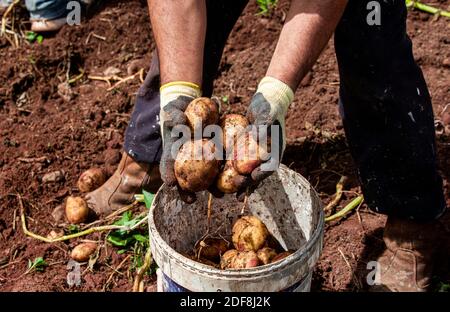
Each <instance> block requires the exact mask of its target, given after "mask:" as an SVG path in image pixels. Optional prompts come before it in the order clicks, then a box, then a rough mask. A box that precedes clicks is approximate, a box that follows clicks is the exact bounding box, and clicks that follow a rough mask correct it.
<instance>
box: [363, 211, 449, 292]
mask: <svg viewBox="0 0 450 312" xmlns="http://www.w3.org/2000/svg"><path fill="white" fill-rule="evenodd" d="M440 227H441V225H440V224H439V223H438V221H433V222H428V223H418V222H415V221H412V220H405V219H399V218H396V217H391V216H389V217H388V220H387V223H386V227H385V229H384V235H383V240H384V242H385V244H386V250H385V251H384V253H383V254H382V255H381V256H380V257H379V258H378V264H379V270H380V276H379V277H380V280H379V282H380V283H379V285H375V286H373V287H372V289H370V290H371V291H398V292H424V291H427V290H428V288H429V286H430V284H431V277H432V271H433V261H434V259H435V254H436V252H437V250H438V248H439V247H438V242H439V240H440V239H439V233H440V232H441V231H440Z"/></svg>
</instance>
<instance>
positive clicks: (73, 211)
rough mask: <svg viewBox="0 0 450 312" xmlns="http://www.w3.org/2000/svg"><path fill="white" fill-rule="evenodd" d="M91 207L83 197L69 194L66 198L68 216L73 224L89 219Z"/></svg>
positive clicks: (68, 219)
mask: <svg viewBox="0 0 450 312" xmlns="http://www.w3.org/2000/svg"><path fill="white" fill-rule="evenodd" d="M88 215H89V208H88V206H87V204H86V201H85V200H84V199H83V198H81V197H74V196H69V197H67V199H66V218H67V221H69V222H70V223H72V224H78V223H83V222H85V221H86V220H87V218H88Z"/></svg>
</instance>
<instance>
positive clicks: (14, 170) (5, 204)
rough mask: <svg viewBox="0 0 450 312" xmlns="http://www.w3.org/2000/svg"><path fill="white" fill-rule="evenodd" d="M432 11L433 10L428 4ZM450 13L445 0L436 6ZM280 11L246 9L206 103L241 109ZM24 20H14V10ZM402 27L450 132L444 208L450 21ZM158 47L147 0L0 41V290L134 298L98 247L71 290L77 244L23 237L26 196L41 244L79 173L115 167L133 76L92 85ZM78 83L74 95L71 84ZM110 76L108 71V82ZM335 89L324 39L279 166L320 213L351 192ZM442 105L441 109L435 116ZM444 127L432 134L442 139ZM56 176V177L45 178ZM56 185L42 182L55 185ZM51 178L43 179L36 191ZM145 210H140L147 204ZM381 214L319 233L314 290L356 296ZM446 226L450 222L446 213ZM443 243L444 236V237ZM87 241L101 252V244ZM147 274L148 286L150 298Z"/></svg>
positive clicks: (378, 242)
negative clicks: (33, 39) (39, 265)
mask: <svg viewBox="0 0 450 312" xmlns="http://www.w3.org/2000/svg"><path fill="white" fill-rule="evenodd" d="M424 2H430V1H424ZM433 4H434V5H438V6H440V7H441V8H447V7H449V5H450V1H449V0H440V1H436V0H434V1H433ZM287 10H288V3H287V1H280V3H279V5H278V7H277V8H276V10H275V11H274V12H273V13H272V14H271V15H270V16H268V17H263V16H257V15H255V13H257V11H258V9H257V6H256V4H255V3H253V2H252V3H251V4H250V5H249V6H248V7H247V9H246V10H245V12H244V13H243V15H242V17H241V19H240V20H239V21H238V22H237V24H236V26H235V29H234V31H233V33H232V35H231V37H230V38H229V41H228V44H227V46H226V48H225V53H224V57H223V60H222V63H221V66H220V71H219V73H218V76H217V79H216V81H215V95H216V96H218V97H220V98H222V99H224V100H225V99H226V103H225V104H224V107H225V109H226V110H229V111H232V112H240V113H243V112H244V111H245V108H246V105H247V104H248V103H249V100H250V98H251V96H252V94H253V92H254V90H255V87H256V85H257V83H258V80H259V79H260V78H261V77H263V76H264V73H265V70H266V68H267V66H268V64H269V61H270V55H271V52H272V51H273V50H274V48H275V44H276V39H277V36H278V33H279V31H280V29H281V26H282V23H283V20H284V18H285V16H286V12H287ZM16 14H17V16H18V17H22V18H25V17H26V15H25V14H26V13H24V12H23V10H18V11H17V12H16ZM408 31H409V34H410V36H411V38H412V40H413V43H414V47H415V57H416V59H417V61H418V63H419V64H420V65H421V67H422V69H423V71H424V74H425V77H426V80H427V82H428V85H429V88H430V92H431V95H432V98H433V106H434V111H435V114H436V119H437V120H439V121H440V122H441V123H442V124H443V126H444V128H445V126H446V125H447V129H446V130H445V129H444V131H443V133H441V134H439V135H438V150H439V155H440V168H441V171H442V176H443V178H444V180H445V192H446V198H447V203H450V185H449V179H450V159H449V158H448V155H449V153H450V127H449V122H450V120H449V119H450V118H449V114H450V106H448V105H449V104H450V102H449V97H448V94H449V91H450V79H449V78H450V77H449V67H450V39H449V38H450V36H449V35H450V28H449V27H448V20H446V19H444V18H435V17H433V16H430V15H428V14H425V13H421V12H418V11H411V12H410V13H409V19H408ZM153 48H154V40H153V38H152V33H151V28H150V25H149V19H148V15H147V8H146V2H145V1H143V0H142V1H139V0H127V1H125V0H114V1H102V2H100V3H98V4H96V5H95V6H94V8H93V9H92V11H91V13H90V16H89V18H88V19H86V20H85V21H83V22H82V24H81V25H79V26H65V27H64V28H63V29H62V30H61V31H60V32H58V33H57V34H56V35H53V36H46V37H45V40H44V41H43V42H42V43H41V44H38V43H32V44H27V43H26V42H22V43H21V45H20V46H19V47H18V48H13V47H12V46H11V44H10V43H9V42H8V41H7V40H5V39H4V38H0V56H1V57H0V137H1V142H0V154H1V158H0V167H1V173H0V234H1V236H0V290H2V291H102V290H110V291H128V290H130V289H131V288H132V278H133V271H132V270H129V268H130V267H131V265H132V264H131V258H128V259H126V260H125V262H124V264H123V265H122V267H120V268H119V269H118V271H119V272H120V273H115V274H113V275H112V276H111V274H112V273H113V272H114V268H117V267H118V266H119V264H120V263H121V262H122V261H123V260H124V259H125V258H126V257H127V256H129V255H130V253H124V254H118V253H117V251H118V249H117V248H114V247H112V246H111V245H109V244H103V247H102V248H101V250H100V257H99V258H98V260H97V263H96V264H95V265H94V266H93V268H92V270H90V269H87V266H86V265H83V266H82V271H81V272H82V282H81V285H80V286H69V285H68V284H67V274H68V272H69V270H70V268H68V266H67V265H68V262H69V252H70V250H71V249H72V248H73V247H74V246H75V245H76V244H77V242H80V241H81V239H80V240H71V241H70V242H68V243H56V244H47V243H44V242H40V241H37V240H35V239H33V238H29V237H26V236H25V235H24V233H23V231H22V230H21V225H20V217H19V216H20V209H19V208H20V206H19V202H18V199H17V196H16V194H21V196H22V198H23V203H24V207H25V208H26V211H27V215H28V218H27V223H28V226H29V229H30V230H32V231H33V232H36V233H40V234H41V235H43V236H46V235H47V234H48V233H49V232H50V231H52V230H55V229H56V230H60V229H61V228H67V224H65V223H64V221H61V220H57V219H56V220H55V218H54V217H53V216H52V213H53V212H54V210H55V208H57V207H60V206H61V205H63V202H64V198H65V197H67V196H68V195H69V194H74V195H78V194H79V193H78V190H77V189H76V181H77V179H78V177H79V175H80V174H81V173H82V172H83V171H84V170H86V169H88V168H90V167H93V166H97V167H103V168H106V169H107V171H108V173H109V174H111V173H112V172H113V171H114V169H115V167H116V166H117V164H118V161H119V159H120V151H121V147H122V142H123V134H124V130H125V128H126V126H127V122H128V120H129V116H130V113H131V111H132V109H133V103H134V97H135V93H136V91H137V89H138V87H139V85H140V81H139V77H138V76H139V75H137V76H136V77H135V78H134V79H131V80H129V81H127V82H125V83H123V84H121V85H119V86H118V87H116V88H114V89H113V90H111V91H108V84H107V83H106V82H104V81H98V80H93V79H88V78H87V77H88V76H105V75H109V74H110V73H111V72H116V74H117V75H119V76H121V77H126V76H129V74H130V73H131V72H134V71H135V69H136V68H147V66H148V65H149V61H150V57H151V51H152V50H153ZM81 70H84V75H83V76H82V77H81V78H78V79H75V81H74V82H73V83H71V84H70V85H69V86H68V85H67V84H65V83H64V82H66V81H67V77H69V78H70V79H74V78H75V77H77V76H78V75H79V74H80V71H81ZM108 72H109V73H108ZM338 83H339V76H338V73H337V67H336V59H335V56H334V52H333V43H332V42H330V44H329V46H328V47H327V49H326V50H325V51H324V53H323V54H322V56H321V57H320V59H319V61H318V62H317V64H316V65H315V66H314V68H313V70H312V72H311V73H310V74H308V76H307V77H305V79H304V81H303V82H302V85H301V87H300V88H299V90H298V91H297V93H296V100H295V101H294V103H293V105H292V108H291V109H290V111H289V114H288V117H287V134H288V147H287V151H286V154H285V159H284V162H285V163H286V164H287V165H288V166H290V167H291V168H293V169H294V170H297V171H298V172H300V173H301V174H303V175H304V176H305V177H306V178H308V179H309V181H310V182H311V183H312V184H313V185H314V186H315V187H316V189H317V190H318V192H319V193H320V195H321V197H322V198H323V201H324V203H325V204H326V203H328V202H329V201H330V200H331V199H332V198H333V196H334V193H335V186H336V183H337V182H338V181H339V179H340V177H341V176H342V175H345V176H347V177H348V178H349V179H348V182H347V184H346V190H349V191H352V192H348V193H345V194H344V196H343V199H342V201H341V202H340V204H339V206H338V207H337V209H340V208H342V207H344V206H345V205H346V204H347V203H348V202H349V201H350V200H351V199H353V198H354V197H355V196H356V195H355V192H357V193H359V192H360V189H359V187H358V181H357V179H356V177H355V172H354V169H355V168H354V166H353V163H352V160H351V156H350V155H349V152H348V149H347V145H346V141H345V137H344V134H343V129H342V124H341V120H340V118H339V114H338V108H337V102H338ZM444 109H446V112H448V113H446V112H445V111H444ZM441 128H442V127H441V125H439V129H438V130H439V131H440V132H442V129H441ZM55 171H60V172H59V173H57V174H55V176H56V177H57V178H56V179H54V180H55V181H53V182H52V181H47V180H48V176H47V177H46V178H44V175H46V174H48V173H52V172H55ZM50 180H51V179H50ZM44 181H47V182H44ZM142 209H144V208H142ZM385 220H386V218H385V216H382V215H377V214H374V213H372V212H370V211H369V210H368V209H367V207H366V206H365V205H362V206H361V207H360V208H359V210H358V213H355V212H354V213H351V214H350V215H349V216H348V217H345V218H343V219H341V220H339V221H335V222H332V223H329V224H327V226H326V232H325V242H324V249H323V254H322V256H321V258H320V261H319V263H318V265H317V267H316V269H315V271H314V276H313V285H312V289H313V290H314V291H358V290H365V289H366V287H367V285H366V276H367V274H368V273H369V270H367V268H366V264H367V263H368V262H370V261H372V260H375V259H376V257H377V255H379V254H380V253H382V252H383V250H384V244H383V242H382V239H381V238H382V230H383V226H384V223H385ZM443 223H444V224H446V226H447V230H448V228H449V225H450V216H448V214H447V216H446V217H444V220H443ZM447 234H448V232H447ZM448 237H449V236H448V235H446V237H444V238H443V240H442V241H443V243H444V244H445V248H443V249H442V252H441V255H440V257H439V258H438V259H440V260H439V263H438V266H437V268H436V272H435V281H434V284H435V287H439V284H440V283H441V282H446V283H448V282H449V281H450V271H449V268H450V262H449V261H450V260H449V259H450V257H449V254H448V252H449V250H450V248H449V247H450V242H449V238H448ZM86 239H89V240H94V241H99V242H102V243H103V242H104V235H101V234H93V235H90V236H88V237H86ZM37 257H44V259H45V260H46V262H47V263H48V264H49V266H48V267H46V268H45V270H44V272H42V273H41V272H30V273H27V274H24V273H25V272H26V271H27V266H28V261H29V260H33V259H35V258H37ZM154 281H155V276H154V275H152V276H149V277H147V278H146V285H147V288H146V289H147V290H148V291H153V290H154V289H155V283H154Z"/></svg>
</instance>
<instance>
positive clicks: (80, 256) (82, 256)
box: [70, 243, 97, 262]
mask: <svg viewBox="0 0 450 312" xmlns="http://www.w3.org/2000/svg"><path fill="white" fill-rule="evenodd" d="M96 249H97V244H96V243H81V244H79V245H77V246H76V247H75V248H74V249H73V250H72V252H71V253H70V257H71V258H72V259H73V260H75V261H77V262H86V261H88V260H89V257H90V256H91V255H92V254H93V253H94V252H95V250H96Z"/></svg>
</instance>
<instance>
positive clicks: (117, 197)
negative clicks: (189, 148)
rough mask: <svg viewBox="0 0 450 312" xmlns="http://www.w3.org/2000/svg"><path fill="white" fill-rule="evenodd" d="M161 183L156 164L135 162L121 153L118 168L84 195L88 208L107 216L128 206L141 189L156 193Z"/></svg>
mask: <svg viewBox="0 0 450 312" xmlns="http://www.w3.org/2000/svg"><path fill="white" fill-rule="evenodd" d="M161 184H162V181H161V178H160V175H159V168H158V165H157V164H146V163H139V162H136V161H135V160H134V159H133V158H132V157H131V156H129V155H128V154H127V153H125V152H123V153H122V159H121V160H120V163H119V167H118V168H117V170H116V171H115V172H114V174H113V175H112V176H111V177H110V178H109V179H108V181H106V182H105V183H104V184H103V185H102V186H101V187H99V188H98V189H96V190H95V191H93V192H90V193H88V194H86V196H85V199H86V202H87V204H88V207H89V208H91V209H92V210H94V211H95V212H96V213H97V215H107V214H109V213H111V212H112V211H114V210H117V209H119V208H122V207H123V206H125V205H129V204H131V203H132V202H133V201H134V195H135V194H136V193H140V192H141V191H142V189H144V190H146V191H148V192H151V193H156V191H157V190H158V189H159V187H160V186H161Z"/></svg>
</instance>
